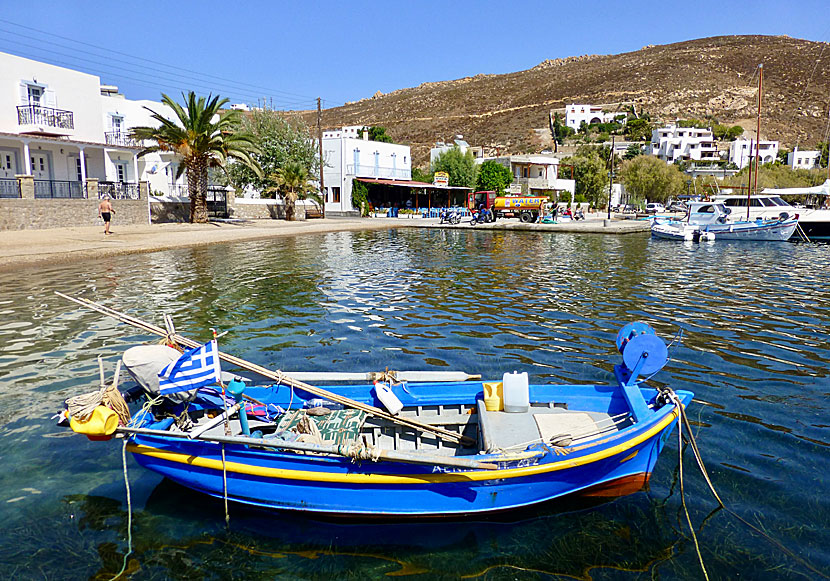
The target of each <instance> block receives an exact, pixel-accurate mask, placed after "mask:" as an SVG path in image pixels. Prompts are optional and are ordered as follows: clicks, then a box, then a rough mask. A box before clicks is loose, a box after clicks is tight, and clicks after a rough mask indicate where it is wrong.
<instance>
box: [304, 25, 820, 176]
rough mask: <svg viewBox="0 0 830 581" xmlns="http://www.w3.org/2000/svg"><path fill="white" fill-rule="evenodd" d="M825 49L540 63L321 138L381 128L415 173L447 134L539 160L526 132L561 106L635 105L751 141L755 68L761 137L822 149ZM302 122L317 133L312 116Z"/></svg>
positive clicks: (750, 48) (731, 42) (397, 103)
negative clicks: (402, 147)
mask: <svg viewBox="0 0 830 581" xmlns="http://www.w3.org/2000/svg"><path fill="white" fill-rule="evenodd" d="M828 49H830V45H828V44H827V43H821V42H812V41H807V40H799V39H793V38H789V37H786V36H722V37H714V38H705V39H699V40H691V41H686V42H680V43H675V44H669V45H663V46H650V47H644V48H643V49H641V50H638V51H635V52H630V53H624V54H619V55H607V56H598V55H591V56H583V57H570V58H566V59H557V60H554V61H544V62H542V63H541V64H540V65H538V66H536V67H534V68H532V69H530V70H527V71H521V72H516V73H510V74H505V75H477V76H475V77H466V78H463V79H458V80H455V81H442V82H437V83H425V84H422V85H420V86H418V87H414V88H409V89H401V90H398V91H394V92H392V93H389V94H386V95H376V96H375V97H372V98H371V99H364V100H362V101H358V102H355V103H349V104H346V105H344V106H342V107H335V108H332V109H327V110H325V111H324V112H323V125H324V127H326V128H334V127H339V126H341V125H358V124H365V125H382V126H384V127H386V128H387V130H388V132H389V134H390V135H392V136H393V137H394V139H395V140H396V141H397V142H398V143H408V144H410V145H411V146H412V149H413V158H414V159H415V162H416V164H418V163H424V162H425V160H426V157H427V155H428V151H429V148H430V147H431V146H432V145H433V144H434V142H435V141H436V140H438V139H442V138H443V139H451V138H452V137H453V136H454V135H456V134H462V135H464V138H465V139H466V140H467V141H468V142H469V143H470V144H472V145H482V146H484V147H485V149H486V150H488V153H489V152H494V151H501V152H503V153H504V152H511V153H515V152H524V151H531V150H534V149H535V150H537V151H538V150H539V149H540V147H541V146H540V144H539V142H538V140H535V139H534V135H535V133H534V131H533V129H534V128H544V127H547V126H548V115H549V112H550V111H551V110H552V109H554V110H555V109H559V108H563V107H564V106H565V105H567V104H569V103H590V104H604V105H606V109H607V110H612V111H613V110H616V109H617V108H620V110H622V108H623V107H624V106H625V104H629V103H634V104H635V105H636V109H637V111H638V112H643V111H645V112H648V113H649V114H651V116H652V119H653V120H655V121H670V120H673V119H675V118H678V117H680V118H689V117H696V118H702V117H704V116H706V115H712V116H714V117H715V118H717V119H718V121H719V122H720V123H726V124H730V125H731V124H738V123H740V124H741V125H743V126H744V127H745V128H746V129H748V130H749V129H751V130H752V133H753V134H754V127H755V115H756V106H757V102H756V99H757V80H758V79H757V73H756V71H757V65H758V64H759V63H763V64H764V94H763V108H762V117H763V121H762V123H763V124H762V128H761V135H762V138H764V139H779V140H781V142H782V147H792V146H793V145H796V144H799V145H800V146H801V147H802V148H805V147H808V146H813V145H815V143H816V142H817V141H820V140H824V139H825V138H826V137H825V132H826V131H827V125H828V101H829V100H830V66H828V64H830V50H828ZM303 115H304V116H305V117H306V121H307V122H309V123H310V124H315V123H316V118H315V115H314V114H313V113H312V112H303Z"/></svg>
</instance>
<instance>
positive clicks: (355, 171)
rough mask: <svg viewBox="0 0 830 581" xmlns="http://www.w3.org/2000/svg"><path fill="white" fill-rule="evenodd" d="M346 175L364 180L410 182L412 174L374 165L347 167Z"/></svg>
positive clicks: (403, 170)
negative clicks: (383, 179)
mask: <svg viewBox="0 0 830 581" xmlns="http://www.w3.org/2000/svg"><path fill="white" fill-rule="evenodd" d="M346 173H347V174H349V175H354V176H359V177H363V178H386V179H397V180H408V179H410V178H411V176H412V173H411V172H410V170H408V169H398V168H392V167H384V166H374V165H362V164H360V165H354V164H352V165H347V166H346Z"/></svg>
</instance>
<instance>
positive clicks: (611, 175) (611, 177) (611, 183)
mask: <svg viewBox="0 0 830 581" xmlns="http://www.w3.org/2000/svg"><path fill="white" fill-rule="evenodd" d="M615 137H616V136H615V135H612V136H611V171H610V172H608V219H609V220H610V219H611V188H612V187H613V186H614V138H615Z"/></svg>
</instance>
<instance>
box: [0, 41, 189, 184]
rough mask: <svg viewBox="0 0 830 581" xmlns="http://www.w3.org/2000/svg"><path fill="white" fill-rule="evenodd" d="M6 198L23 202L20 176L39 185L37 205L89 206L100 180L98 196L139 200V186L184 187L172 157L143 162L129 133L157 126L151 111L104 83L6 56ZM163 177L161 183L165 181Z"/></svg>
mask: <svg viewBox="0 0 830 581" xmlns="http://www.w3.org/2000/svg"><path fill="white" fill-rule="evenodd" d="M0 70H2V71H3V75H2V76H0V87H5V88H4V89H2V90H0V196H5V197H17V196H19V187H18V182H17V180H16V179H15V176H17V175H31V176H33V177H34V186H35V197H36V198H70V197H72V198H83V197H86V188H85V185H86V182H87V180H88V179H97V180H98V183H99V187H98V191H99V195H103V194H110V195H112V196H115V197H130V198H137V197H138V183H139V181H148V182H149V184H150V186H149V187H150V189H151V190H154V191H156V192H159V193H165V194H167V193H171V184H173V189H176V188H177V187H180V186H181V183H182V180H179V182H178V184H177V183H176V182H175V180H174V179H173V177H174V176H175V168H176V166H175V159H174V157H173V156H172V155H170V154H150V155H148V156H146V157H143V158H140V159H139V158H138V157H137V155H136V154H137V153H138V152H139V151H140V150H141V145H140V144H138V143H134V142H133V141H131V140H130V139H129V138H128V130H129V129H130V128H132V127H136V126H140V125H152V124H154V123H155V121H154V120H152V119H151V117H150V112H149V111H147V110H146V109H144V107H145V106H147V107H150V108H151V109H153V110H154V111H157V112H159V113H161V114H163V115H165V116H172V115H173V112H172V111H170V110H169V109H168V108H166V107H165V106H164V105H162V104H161V103H159V102H153V101H130V100H128V99H126V98H125V97H124V96H123V95H120V94H119V93H118V88H117V87H114V86H111V85H102V84H101V80H100V78H99V77H97V76H95V75H89V74H86V73H82V72H79V71H73V70H71V69H66V68H63V67H58V66H55V65H50V64H46V63H42V62H39V61H35V60H31V59H27V58H23V57H19V56H15V55H12V54H7V53H0ZM162 176H163V177H162Z"/></svg>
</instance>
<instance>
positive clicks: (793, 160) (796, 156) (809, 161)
mask: <svg viewBox="0 0 830 581" xmlns="http://www.w3.org/2000/svg"><path fill="white" fill-rule="evenodd" d="M819 159H821V152H820V151H799V150H798V146H796V147H795V149H794V150H792V151H791V152H790V153H788V154H787V165H788V166H790V167H791V168H792V169H813V168H814V167H818V162H819Z"/></svg>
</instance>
